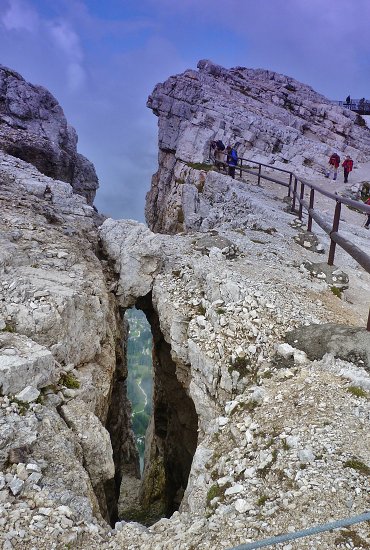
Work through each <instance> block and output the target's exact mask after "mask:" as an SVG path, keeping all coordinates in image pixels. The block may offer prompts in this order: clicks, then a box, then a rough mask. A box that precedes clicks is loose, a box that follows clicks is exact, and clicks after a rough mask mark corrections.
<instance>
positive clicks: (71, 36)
mask: <svg viewBox="0 0 370 550" xmlns="http://www.w3.org/2000/svg"><path fill="white" fill-rule="evenodd" d="M47 29H48V33H49V35H50V36H51V39H52V41H53V43H54V45H55V46H56V47H57V49H59V50H60V51H61V52H62V54H63V55H64V56H65V61H66V65H67V68H66V72H67V86H68V89H69V90H70V91H71V92H77V91H78V90H80V89H81V88H82V87H83V86H84V84H85V80H86V72H85V69H84V67H83V59H84V55H83V50H82V47H81V44H80V38H79V36H78V34H77V33H76V32H75V31H74V30H73V28H72V27H71V26H70V25H69V24H68V23H67V22H66V21H58V22H54V21H53V22H48V23H47Z"/></svg>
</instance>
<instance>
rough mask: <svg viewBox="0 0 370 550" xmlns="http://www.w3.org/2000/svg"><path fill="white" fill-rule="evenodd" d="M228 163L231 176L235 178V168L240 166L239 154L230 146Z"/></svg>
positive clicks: (228, 148) (227, 148) (227, 149)
mask: <svg viewBox="0 0 370 550" xmlns="http://www.w3.org/2000/svg"><path fill="white" fill-rule="evenodd" d="M226 153H227V157H226V162H227V165H228V167H229V176H231V177H232V178H235V166H236V165H237V164H238V154H237V152H236V151H235V149H234V148H233V147H230V145H228V146H227V147H226Z"/></svg>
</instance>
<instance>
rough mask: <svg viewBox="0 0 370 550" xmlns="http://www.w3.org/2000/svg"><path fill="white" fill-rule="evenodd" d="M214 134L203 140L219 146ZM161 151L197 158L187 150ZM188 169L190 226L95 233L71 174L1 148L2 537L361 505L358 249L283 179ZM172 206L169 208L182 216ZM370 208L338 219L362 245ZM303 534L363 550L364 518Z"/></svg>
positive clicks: (223, 531) (284, 515)
mask: <svg viewBox="0 0 370 550" xmlns="http://www.w3.org/2000/svg"><path fill="white" fill-rule="evenodd" d="M212 67H214V66H212ZM212 67H211V68H210V67H209V66H208V68H207V69H206V70H204V72H205V75H207V74H208V73H209V74H210V75H211V72H216V76H217V75H218V76H217V78H218V77H219V72H221V74H224V73H222V71H221V69H217V67H216V68H212ZM202 71H203V69H201V71H200V72H202ZM247 72H248V71H247ZM195 74H197V73H195ZM263 74H271V73H268V72H264V73H263ZM224 76H225V75H224ZM211 77H212V79H213V78H214V77H213V76H212V75H211V76H210V77H209V78H211ZM186 78H188V77H186ZM205 78H206V76H205ZM207 78H208V77H207ZM225 78H226V76H225ZM275 78H277V77H275ZM284 78H285V77H284ZM194 80H196V79H195V78H194ZM270 85H271V89H272V88H273V87H274V86H275V85H276V87H277V88H278V87H279V86H280V84H279V80H278V81H277V83H276V84H273V80H272V81H271V83H270ZM209 93H210V94H211V93H213V92H212V90H210V92H209ZM312 94H313V97H316V96H314V92H312ZM320 97H321V96H320ZM163 101H164V102H165V101H167V100H166V99H165V98H164V99H163ZM312 101H313V103H314V100H312ZM320 101H321V99H320ZM322 101H323V102H324V104H325V105H327V108H328V109H331V107H330V106H329V104H327V103H325V100H322ZM267 108H268V102H267ZM325 108H326V107H325ZM174 109H175V107H174V106H173V107H172V108H171V110H172V112H174ZM196 109H197V105H196V104H195V106H194V117H196ZM335 112H337V113H338V116H340V117H344V118H345V117H346V115H345V114H341V112H339V111H335ZM176 116H178V118H179V124H178V127H179V128H180V127H181V125H182V124H183V126H184V128H186V127H187V126H188V119H187V118H186V116H185V115H184V118H183V119H182V120H181V116H180V114H179V115H176ZM202 116H203V115H202V111H201V109H200V111H199V117H200V118H201V117H202ZM218 116H219V114H217V113H215V117H218ZM261 116H262V115H261ZM349 119H351V115H350V116H349ZM164 120H165V119H164V118H163V119H161V118H160V125H162V124H163V125H165V124H167V122H168V123H169V124H170V126H169V127H168V128H167V130H168V132H169V135H168V136H166V132H165V127H163V130H161V132H162V133H161V134H160V136H161V137H160V139H161V143H162V144H163V143H167V144H169V143H173V135H175V134H176V132H177V130H176V132H175V134H171V127H172V126H171V116H169V117H168V120H167V119H166V120H167V122H164ZM266 125H267V123H266ZM355 126H356V125H354V126H353V129H352V130H353V132H356V131H357V129H356V127H355ZM167 130H166V131H167ZM203 130H204V128H203V129H202V130H201V131H200V133H199V143H198V142H197V141H195V142H194V146H193V147H194V150H195V149H197V150H202V147H204V154H206V149H207V145H206V142H205V141H202V139H203V138H201V136H202V135H203V134H202V132H203ZM208 130H209V129H208ZM352 130H351V131H352ZM350 133H351V132H350ZM176 135H177V134H176ZM364 135H365V138H364V143H363V145H362V146H361V147H359V149H358V150H357V149H356V151H355V152H354V153H353V155H355V154H356V155H357V157H356V158H361V155H363V153H364V150H365V149H366V143H365V142H366V134H364ZM171 136H172V137H171ZM217 137H218V136H217ZM193 138H194V139H197V138H196V137H194V136H193ZM202 143H203V145H202ZM284 147H285V146H284ZM348 147H349V145H348ZM287 150H288V148H287ZM202 154H203V153H202ZM166 155H168V156H166ZM160 159H162V160H164V161H165V160H166V159H170V160H171V163H174V164H176V163H177V164H176V166H177V167H178V168H176V170H177V169H178V170H180V171H181V170H183V169H185V168H184V166H183V165H184V162H183V161H178V160H176V157H175V153H174V151H171V150H168V149H167V150H166V151H164V150H163V149H162V150H161V152H160ZM166 169H167V168H166V165H165V164H164V165H162V164H161V165H160V172H161V171H162V170H163V173H164V172H165V171H166ZM186 170H189V174H188V175H189V179H188V180H187V181H186V182H183V183H178V186H179V187H181V188H184V189H185V186H186V189H187V193H188V194H187V195H186V202H183V203H182V208H183V212H184V217H183V220H182V222H181V225H182V228H183V229H186V231H183V233H182V234H176V235H169V234H161V233H160V232H156V233H154V232H152V231H151V230H150V229H149V228H148V227H146V226H145V225H144V224H140V223H138V222H135V221H133V220H119V221H115V220H112V219H108V220H106V221H105V222H104V223H103V224H102V225H101V226H99V227H97V225H96V217H95V215H94V210H93V208H92V207H91V206H89V205H88V204H86V200H85V198H83V197H81V196H79V195H77V194H75V193H73V189H72V187H71V186H70V185H69V184H68V183H66V182H63V181H60V180H55V179H52V178H49V177H48V176H46V175H44V174H42V173H41V172H40V171H39V170H38V169H37V168H36V167H35V166H33V165H32V164H29V163H27V162H25V161H23V160H21V159H19V158H17V157H16V156H12V155H9V154H6V153H4V152H0V205H1V217H0V387H1V395H0V527H1V529H0V541H1V543H2V546H3V548H4V549H5V550H12V549H14V550H31V549H33V548H37V549H39V550H49V549H50V548H53V547H54V548H56V549H57V550H59V549H65V548H67V547H73V548H74V549H76V550H78V549H81V550H87V549H90V548H93V549H95V548H99V549H103V550H108V549H109V550H122V549H126V548H130V549H135V550H136V549H140V550H142V549H143V550H150V549H152V548H158V549H161V550H164V549H166V550H168V549H169V550H189V549H190V548H197V549H199V550H206V549H207V550H208V549H209V548H212V549H215V550H222V549H225V548H228V547H232V546H236V545H240V544H243V543H246V542H247V541H256V540H260V539H262V538H267V537H271V536H273V535H276V534H280V533H284V532H290V531H292V530H299V529H302V528H305V527H309V526H313V525H317V524H322V523H325V522H329V521H333V520H337V519H340V518H345V517H349V516H355V515H357V514H360V513H361V512H364V511H365V510H366V508H367V505H368V497H367V495H368V491H369V483H368V473H369V468H370V464H369V443H368V423H369V393H370V376H369V372H370V333H369V332H366V330H365V329H364V328H363V327H364V325H365V320H366V318H367V314H368V305H369V304H368V302H367V300H366V299H364V297H366V296H369V295H370V278H369V274H367V273H365V272H364V271H363V270H362V269H361V268H359V267H358V266H357V265H356V264H355V263H354V262H353V261H352V259H351V258H349V257H348V256H347V255H346V254H345V253H344V252H342V251H337V254H336V262H337V265H336V266H332V267H329V266H327V265H326V263H325V261H324V257H323V252H327V248H328V246H329V241H328V238H327V236H326V234H324V233H323V232H320V231H319V232H318V233H317V235H315V236H313V235H312V234H311V235H310V234H308V232H307V231H305V227H304V225H303V223H302V222H300V221H299V220H297V218H296V216H295V215H293V214H292V213H291V212H290V211H289V210H287V201H286V197H285V196H284V193H281V192H279V190H277V189H276V188H273V187H268V186H266V187H258V186H256V185H246V184H245V182H243V181H238V180H233V179H231V178H230V177H229V176H228V175H226V174H224V173H218V172H216V171H214V170H210V171H208V172H206V171H204V170H203V169H201V170H199V169H197V168H196V167H189V166H187V167H186ZM169 173H170V172H169ZM172 177H173V173H172V172H171V177H170V180H169V182H170V183H171V182H172V179H171V178H172ZM176 177H177V176H176V174H175V178H176ZM171 185H172V184H171ZM171 185H170V186H169V188H168V189H167V191H166V192H168V194H165V195H164V196H163V198H164V199H165V198H166V197H167V198H168V197H171V196H174V195H171V193H172V191H171V189H172V187H171ZM195 189H196V192H197V193H198V194H196V193H195ZM192 190H193V191H192ZM192 193H193V194H192ZM152 196H153V194H152ZM184 197H185V195H184ZM191 197H193V198H192V199H191ZM167 198H166V200H167ZM184 200H185V199H184ZM148 204H149V203H147V207H148ZM169 204H170V202H167V203H166V202H164V203H162V206H163V208H162V207H161V208H162V210H161V212H162V213H163V216H162V218H161V221H160V222H158V223H161V224H163V225H161V231H164V229H166V230H171V231H172V230H173V229H176V231H179V228H180V227H179V226H178V225H176V224H175V225H171V224H172V223H173V221H171V217H170V212H169V210H166V209H168V206H169ZM157 206H158V208H159V203H158V205H157ZM157 206H155V205H154V206H153V208H154V211H153V212H154V213H158V209H157ZM153 216H154V214H153ZM356 216H358V215H357V214H356V213H354V212H353V211H350V210H348V211H347V210H346V211H344V212H342V217H343V218H344V219H343V220H342V221H341V224H342V225H343V227H344V230H345V231H346V232H347V233H348V234H349V235H350V237H351V239H352V240H354V242H355V243H356V245H357V246H358V247H359V248H361V249H363V250H366V246H367V243H368V233H367V232H366V230H365V229H364V228H362V227H360V224H359V223H358V222H359V218H358V217H356ZM176 219H177V221H178V218H176ZM176 223H177V222H176ZM198 229H199V230H198ZM339 295H340V297H339ZM133 306H136V307H137V308H139V309H141V310H142V311H144V313H145V314H146V316H147V319H148V321H149V323H150V326H151V330H152V335H153V382H154V389H153V394H154V398H153V415H152V418H151V422H150V425H149V428H148V431H147V436H146V456H145V466H144V473H143V477H142V479H140V478H139V475H138V455H137V450H136V448H135V443H134V437H133V434H132V431H131V420H130V417H131V409H130V404H129V402H128V400H127V395H126V385H127V383H126V380H127V365H126V342H127V323H126V322H125V317H124V314H125V311H126V310H127V308H130V307H133ZM295 544H296V547H297V548H300V549H302V550H304V549H307V550H308V549H310V548H312V547H315V548H316V547H317V548H318V547H319V548H320V549H322V550H332V549H333V548H338V549H339V550H344V549H346V548H349V547H351V548H353V547H356V548H358V549H361V550H365V548H367V547H368V546H369V532H368V526H367V524H366V523H359V524H356V525H353V526H351V529H340V530H336V531H330V532H326V533H321V534H319V535H316V536H315V537H312V538H309V539H303V540H302V541H300V542H297V543H295ZM288 546H289V545H288Z"/></svg>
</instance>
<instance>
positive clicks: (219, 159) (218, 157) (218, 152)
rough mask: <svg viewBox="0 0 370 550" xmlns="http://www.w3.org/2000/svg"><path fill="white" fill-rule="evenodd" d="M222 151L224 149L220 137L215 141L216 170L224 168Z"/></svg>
mask: <svg viewBox="0 0 370 550" xmlns="http://www.w3.org/2000/svg"><path fill="white" fill-rule="evenodd" d="M224 151H225V145H224V144H223V143H222V141H221V140H220V139H218V140H217V141H216V148H215V166H216V168H217V170H222V169H223V168H225V163H224V162H223V160H224V156H225V154H224Z"/></svg>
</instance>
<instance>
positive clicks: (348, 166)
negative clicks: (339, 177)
mask: <svg viewBox="0 0 370 550" xmlns="http://www.w3.org/2000/svg"><path fill="white" fill-rule="evenodd" d="M342 166H343V171H344V183H348V176H349V173H350V172H352V168H353V160H352V159H351V157H350V156H349V155H347V156H346V158H345V160H344V161H343V164H342Z"/></svg>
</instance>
